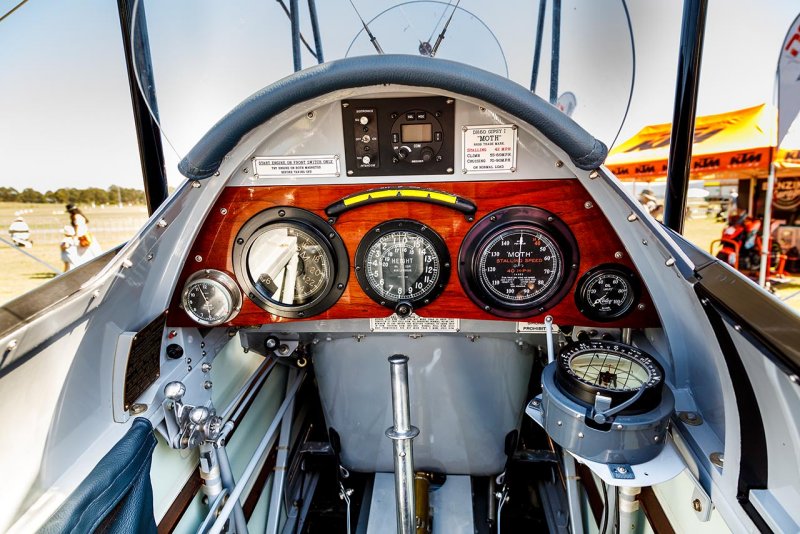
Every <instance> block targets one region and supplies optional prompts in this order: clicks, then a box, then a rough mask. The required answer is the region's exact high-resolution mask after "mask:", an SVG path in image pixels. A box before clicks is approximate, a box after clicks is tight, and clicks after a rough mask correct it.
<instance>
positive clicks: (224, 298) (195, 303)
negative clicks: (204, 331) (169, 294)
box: [181, 269, 242, 326]
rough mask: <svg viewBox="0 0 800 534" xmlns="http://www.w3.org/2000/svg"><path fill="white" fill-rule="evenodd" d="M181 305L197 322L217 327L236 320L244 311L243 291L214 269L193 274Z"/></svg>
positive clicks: (186, 285) (187, 282) (182, 295)
mask: <svg viewBox="0 0 800 534" xmlns="http://www.w3.org/2000/svg"><path fill="white" fill-rule="evenodd" d="M181 305H182V306H183V309H184V311H186V313H187V315H189V317H190V318H191V319H192V320H193V321H194V322H196V323H198V324H201V325H204V326H216V325H219V324H222V323H225V322H228V321H230V320H231V319H233V318H234V317H235V316H236V314H238V313H239V310H241V308H242V292H241V290H240V289H239V286H237V285H236V282H234V281H233V279H232V278H231V277H230V276H228V275H227V274H225V273H223V272H222V271H217V270H214V269H204V270H202V271H198V272H196V273H194V274H193V275H192V276H190V277H189V279H188V280H187V281H186V284H185V285H184V288H183V292H182V293H181Z"/></svg>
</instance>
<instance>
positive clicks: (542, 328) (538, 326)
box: [517, 321, 559, 334]
mask: <svg viewBox="0 0 800 534" xmlns="http://www.w3.org/2000/svg"><path fill="white" fill-rule="evenodd" d="M517 332H518V333H520V334H546V333H547V325H545V324H544V323H526V322H524V321H519V322H517ZM558 332H559V330H558V325H557V324H555V323H553V333H554V334H558Z"/></svg>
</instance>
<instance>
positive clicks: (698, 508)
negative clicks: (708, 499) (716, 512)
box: [692, 499, 703, 512]
mask: <svg viewBox="0 0 800 534" xmlns="http://www.w3.org/2000/svg"><path fill="white" fill-rule="evenodd" d="M692 508H694V511H695V512H702V511H703V503H701V502H700V499H695V500H693V501H692Z"/></svg>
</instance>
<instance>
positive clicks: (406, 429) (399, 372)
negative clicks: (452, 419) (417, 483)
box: [386, 354, 419, 534]
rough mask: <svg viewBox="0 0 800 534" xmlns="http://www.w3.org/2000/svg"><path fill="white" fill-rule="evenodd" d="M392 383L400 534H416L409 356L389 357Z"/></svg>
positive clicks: (391, 435)
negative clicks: (409, 400) (409, 396)
mask: <svg viewBox="0 0 800 534" xmlns="http://www.w3.org/2000/svg"><path fill="white" fill-rule="evenodd" d="M389 363H390V364H391V365H390V373H391V383H392V417H393V421H394V426H393V427H391V428H389V429H388V430H386V437H387V438H389V439H391V440H392V441H393V442H394V488H395V503H396V504H397V533H398V534H414V533H415V531H416V528H415V527H416V525H415V522H414V512H415V503H414V451H413V448H412V446H411V442H412V440H413V439H414V438H415V437H417V435H418V434H419V429H418V428H416V427H413V426H411V416H410V412H411V409H410V408H409V402H408V356H405V355H403V354H395V355H394V356H390V357H389Z"/></svg>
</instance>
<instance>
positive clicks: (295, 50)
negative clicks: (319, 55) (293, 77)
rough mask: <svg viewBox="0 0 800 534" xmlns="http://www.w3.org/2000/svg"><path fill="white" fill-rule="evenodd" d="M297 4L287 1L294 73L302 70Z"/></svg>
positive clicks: (298, 8)
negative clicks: (290, 24)
mask: <svg viewBox="0 0 800 534" xmlns="http://www.w3.org/2000/svg"><path fill="white" fill-rule="evenodd" d="M298 4H299V0H290V1H289V6H290V7H289V17H290V18H291V22H292V59H293V60H294V71H295V72H297V71H299V70H301V69H302V68H303V60H302V58H301V57H300V7H299V5H298ZM320 63H321V62H320Z"/></svg>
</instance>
